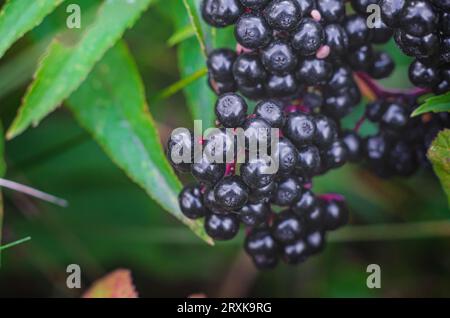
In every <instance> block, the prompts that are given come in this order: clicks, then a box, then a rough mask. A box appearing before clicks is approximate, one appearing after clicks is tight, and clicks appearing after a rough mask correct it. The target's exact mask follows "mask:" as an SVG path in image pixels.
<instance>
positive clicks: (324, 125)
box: [314, 115, 338, 147]
mask: <svg viewBox="0 0 450 318" xmlns="http://www.w3.org/2000/svg"><path fill="white" fill-rule="evenodd" d="M315 123H316V128H317V129H316V134H315V136H314V143H315V144H316V145H318V146H319V147H324V146H328V145H330V144H331V143H333V141H335V140H336V138H337V135H338V128H337V125H336V122H335V121H334V120H332V119H331V118H329V117H326V116H323V115H319V116H316V117H315Z"/></svg>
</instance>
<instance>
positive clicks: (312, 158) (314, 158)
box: [295, 145, 321, 176]
mask: <svg viewBox="0 0 450 318" xmlns="http://www.w3.org/2000/svg"><path fill="white" fill-rule="evenodd" d="M320 164H321V161H320V152H319V149H318V148H317V147H316V146H313V145H306V146H302V147H300V148H299V149H298V162H297V166H296V167H295V171H296V172H297V173H298V174H300V175H302V176H314V175H315V174H316V173H317V172H318V171H319V168H320Z"/></svg>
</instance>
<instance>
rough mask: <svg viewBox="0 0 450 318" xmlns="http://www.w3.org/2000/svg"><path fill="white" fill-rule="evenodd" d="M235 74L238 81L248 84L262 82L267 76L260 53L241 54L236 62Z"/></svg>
mask: <svg viewBox="0 0 450 318" xmlns="http://www.w3.org/2000/svg"><path fill="white" fill-rule="evenodd" d="M233 74H234V77H235V79H236V81H237V82H238V83H240V84H241V83H242V84H246V85H249V84H257V83H261V82H262V81H264V80H265V79H266V77H267V74H266V70H265V69H264V66H263V65H262V63H261V60H260V58H259V55H258V54H254V53H244V54H241V55H239V57H238V58H237V59H236V61H235V62H234V66H233Z"/></svg>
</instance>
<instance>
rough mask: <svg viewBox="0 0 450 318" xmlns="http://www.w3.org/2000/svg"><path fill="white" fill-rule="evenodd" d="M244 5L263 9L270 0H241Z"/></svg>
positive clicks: (254, 8)
mask: <svg viewBox="0 0 450 318" xmlns="http://www.w3.org/2000/svg"><path fill="white" fill-rule="evenodd" d="M240 1H241V3H242V5H243V6H244V7H246V8H249V9H253V10H261V9H263V8H264V7H265V6H266V5H267V4H268V3H269V1H270V0H240Z"/></svg>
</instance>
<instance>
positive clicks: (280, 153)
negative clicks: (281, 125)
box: [274, 138, 298, 175]
mask: <svg viewBox="0 0 450 318" xmlns="http://www.w3.org/2000/svg"><path fill="white" fill-rule="evenodd" d="M274 157H275V158H278V163H279V167H278V172H279V174H280V175H288V174H289V173H291V172H292V171H293V170H294V168H295V167H296V165H297V162H298V152H297V148H296V147H295V146H294V145H293V144H292V143H291V142H290V141H289V139H287V138H281V139H280V140H279V142H278V145H277V147H276V153H275V154H274Z"/></svg>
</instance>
